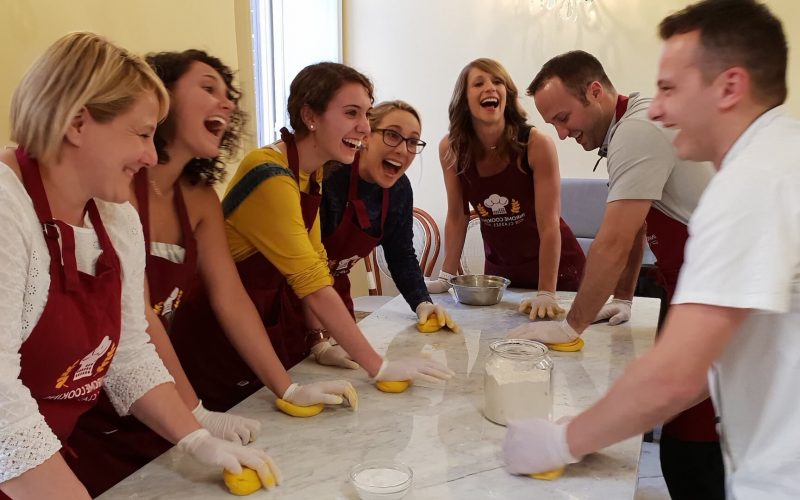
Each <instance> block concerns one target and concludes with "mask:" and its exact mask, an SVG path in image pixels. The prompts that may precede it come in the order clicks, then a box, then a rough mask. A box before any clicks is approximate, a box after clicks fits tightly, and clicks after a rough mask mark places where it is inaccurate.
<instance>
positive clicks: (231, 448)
mask: <svg viewBox="0 0 800 500" xmlns="http://www.w3.org/2000/svg"><path fill="white" fill-rule="evenodd" d="M177 446H178V449H179V450H181V451H183V452H184V453H188V454H190V455H191V456H192V457H194V459H195V460H197V461H198V462H200V463H201V464H205V465H211V466H216V467H223V468H225V469H228V470H229V471H231V472H233V473H234V474H241V472H242V465H244V466H245V467H249V468H251V469H253V470H254V471H256V473H257V474H258V477H259V479H261V482H262V483H263V484H268V483H267V480H268V479H269V476H273V477H274V478H275V484H276V485H277V484H280V483H281V473H280V471H279V470H278V467H277V466H275V462H273V461H272V459H271V458H270V457H269V455H267V453H266V452H264V451H263V450H259V449H256V448H247V447H244V446H242V445H240V444H235V443H231V442H229V441H224V440H222V439H218V438H215V437H214V436H212V435H211V433H210V432H208V430H207V429H197V430H196V431H194V432H190V433H189V434H187V435H186V436H184V437H183V439H181V440H180V441H178V445H177Z"/></svg>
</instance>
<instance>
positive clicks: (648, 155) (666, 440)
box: [510, 51, 724, 499]
mask: <svg viewBox="0 0 800 500" xmlns="http://www.w3.org/2000/svg"><path fill="white" fill-rule="evenodd" d="M528 95H530V96H533V98H534V101H535V103H536V107H537V109H538V110H539V113H540V114H541V115H542V117H543V118H544V120H545V121H546V122H547V123H550V124H552V125H553V126H554V127H555V128H556V130H557V132H558V135H559V137H560V138H561V139H562V140H565V139H567V138H568V137H572V138H574V139H575V141H576V142H578V144H580V145H581V146H582V147H583V148H584V149H585V150H587V151H591V150H594V149H598V148H599V154H600V156H601V157H606V156H607V158H608V161H607V167H608V178H609V193H608V205H607V207H606V211H605V215H604V218H603V223H602V225H601V226H600V230H599V231H598V234H597V236H596V238H595V240H594V242H593V243H592V246H591V248H590V250H589V255H588V257H587V260H586V270H585V273H584V277H583V281H582V282H581V286H580V289H579V291H578V295H577V296H576V297H575V301H574V303H573V306H572V308H571V309H570V311H569V314H568V315H567V317H566V318H565V319H564V320H563V321H539V322H533V323H529V324H525V325H522V326H520V327H518V328H516V329H514V330H513V331H512V332H511V334H510V336H513V337H518V338H528V339H531V340H538V341H542V342H545V343H547V344H551V345H552V344H567V343H572V342H575V341H576V339H578V338H579V336H580V334H581V333H582V332H583V331H584V330H585V329H586V327H587V326H588V325H589V324H591V323H592V322H594V321H599V320H605V319H608V320H609V323H611V324H619V323H621V322H623V321H626V320H628V319H630V313H631V300H632V298H633V292H634V288H635V286H636V280H637V278H638V274H639V268H640V267H641V262H642V254H643V243H642V242H643V240H642V239H643V237H645V236H646V240H647V243H648V245H649V246H650V249H651V250H652V252H653V253H654V254H655V256H656V259H657V264H656V265H657V272H658V274H657V276H658V280H659V282H660V284H661V285H662V286H663V287H664V289H665V291H666V300H667V303H669V301H670V299H671V298H672V294H673V293H674V291H675V285H676V283H677V281H678V273H679V271H680V267H681V265H682V264H683V249H684V245H685V243H686V239H687V238H688V233H687V229H686V228H687V224H688V222H689V218H690V217H691V214H692V212H693V211H694V209H695V207H696V206H697V202H698V200H699V198H700V195H701V194H702V192H703V190H704V189H705V187H706V185H707V184H708V182H709V180H710V179H711V177H712V175H713V172H714V170H713V167H712V166H711V165H710V164H705V163H694V162H687V161H681V160H680V159H678V158H677V156H676V154H675V151H674V149H673V147H672V136H673V135H674V133H675V132H674V131H670V130H667V129H664V128H663V127H661V126H660V125H659V124H658V123H656V122H653V121H651V120H650V119H649V118H648V116H647V110H648V107H649V105H650V102H651V99H649V98H645V97H642V96H640V95H639V94H638V93H633V94H630V95H628V96H625V95H621V94H618V93H617V91H616V90H615V89H614V86H613V85H612V84H611V81H610V80H609V78H608V76H607V75H606V74H605V71H604V70H603V67H602V65H601V64H600V62H599V61H598V60H597V59H596V58H595V57H594V56H592V55H591V54H588V53H586V52H583V51H572V52H567V53H565V54H562V55H560V56H557V57H554V58H553V59H551V60H550V61H548V62H547V63H545V65H544V66H543V67H542V69H541V70H540V71H539V73H538V74H537V75H536V77H535V78H534V79H533V82H532V83H531V84H530V86H529V87H528ZM598 162H599V160H598ZM612 293H613V295H614V297H613V300H611V302H609V303H608V304H606V301H607V300H608V299H609V296H610V295H611V294H612ZM556 348H557V347H556ZM660 449H661V464H662V470H663V473H664V478H665V480H666V482H667V486H668V487H669V490H670V494H671V496H672V498H674V499H680V498H707V499H714V498H724V472H723V464H722V456H721V452H720V448H719V442H718V437H717V434H716V430H715V422H714V409H713V406H712V405H711V402H710V400H706V401H704V402H702V403H700V404H698V405H697V406H695V407H693V408H691V409H689V410H687V411H686V412H684V413H682V414H680V415H679V416H678V417H676V418H675V419H674V420H672V421H671V422H669V423H668V424H666V425H665V426H664V430H663V433H662V439H661V447H660Z"/></svg>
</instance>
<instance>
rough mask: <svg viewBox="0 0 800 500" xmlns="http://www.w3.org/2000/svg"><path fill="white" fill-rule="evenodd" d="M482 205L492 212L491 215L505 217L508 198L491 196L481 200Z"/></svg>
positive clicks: (497, 195) (496, 195)
mask: <svg viewBox="0 0 800 500" xmlns="http://www.w3.org/2000/svg"><path fill="white" fill-rule="evenodd" d="M483 204H484V205H485V206H486V207H487V208H488V209H490V210H491V211H492V215H505V214H507V213H508V212H507V211H506V205H508V198H506V197H505V196H500V195H499V194H493V195H491V196H489V197H488V198H486V199H485V200H483Z"/></svg>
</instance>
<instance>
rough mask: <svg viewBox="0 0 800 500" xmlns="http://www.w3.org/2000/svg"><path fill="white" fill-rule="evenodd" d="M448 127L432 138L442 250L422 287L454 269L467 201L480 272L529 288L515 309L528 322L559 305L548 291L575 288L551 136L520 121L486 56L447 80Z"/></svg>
mask: <svg viewBox="0 0 800 500" xmlns="http://www.w3.org/2000/svg"><path fill="white" fill-rule="evenodd" d="M449 116H450V128H449V131H448V134H447V135H446V136H445V137H444V138H443V139H442V141H441V143H440V144H439V157H440V160H441V164H442V172H443V174H444V183H445V188H446V189H447V220H446V221H445V255H444V263H443V264H442V273H441V274H440V278H441V279H440V280H438V281H433V282H429V286H428V289H429V290H430V291H431V292H436V293H440V292H443V291H445V290H446V289H447V283H446V280H447V279H448V278H449V277H451V276H452V275H454V274H456V273H457V271H458V268H459V259H460V257H461V251H462V249H463V247H464V239H465V237H466V232H467V223H468V222H469V213H470V211H469V205H472V207H473V208H474V210H475V212H476V214H477V216H478V217H479V219H480V223H481V234H482V236H483V242H484V251H485V253H486V264H485V272H486V274H494V275H498V276H503V277H506V278H508V279H510V280H511V286H516V287H521V288H534V289H536V290H538V294H537V295H536V297H534V298H532V299H525V300H524V301H523V303H522V304H521V305H520V310H521V311H524V310H525V309H527V308H530V309H531V312H530V315H531V318H534V317H535V316H537V315H538V316H539V317H544V316H548V317H552V316H554V315H555V314H558V313H559V312H560V311H561V309H560V308H559V307H558V305H557V304H556V301H555V292H556V290H557V289H558V290H570V291H575V290H577V289H578V284H579V283H580V279H581V276H582V275H583V266H584V262H585V260H586V259H585V257H584V255H583V251H582V250H581V247H580V245H579V244H578V241H577V239H575V235H574V234H573V233H572V231H571V230H570V228H569V227H568V226H567V224H566V223H565V222H564V221H563V220H562V219H561V218H560V216H559V214H560V182H561V177H560V175H559V172H558V157H557V155H556V149H555V146H554V145H553V141H552V140H551V139H550V138H549V137H547V136H546V135H545V134H543V133H541V132H539V131H538V130H536V129H535V128H533V127H531V126H530V125H528V124H527V123H526V121H525V120H526V113H525V110H523V109H522V106H521V105H520V103H519V94H518V92H517V87H516V85H514V82H513V81H512V80H511V76H510V75H509V74H508V72H507V71H506V69H505V68H504V67H503V66H502V65H500V63H498V62H497V61H494V60H492V59H476V60H474V61H472V62H470V63H469V64H467V65H466V66H465V67H464V69H463V70H462V71H461V74H460V75H459V76H458V79H457V80H456V85H455V89H454V90H453V97H452V99H451V100H450V107H449Z"/></svg>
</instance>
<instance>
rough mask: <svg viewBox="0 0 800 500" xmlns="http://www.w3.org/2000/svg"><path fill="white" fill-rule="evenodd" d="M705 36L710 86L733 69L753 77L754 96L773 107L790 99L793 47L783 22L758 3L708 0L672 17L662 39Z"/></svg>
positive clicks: (701, 60)
mask: <svg viewBox="0 0 800 500" xmlns="http://www.w3.org/2000/svg"><path fill="white" fill-rule="evenodd" d="M692 31H699V32H700V47H701V48H702V50H701V51H700V53H699V54H698V58H697V63H698V67H699V69H700V72H701V73H702V76H703V79H704V80H705V81H706V82H710V81H712V80H713V79H714V78H716V77H717V75H719V74H720V73H721V72H723V71H725V70H726V69H728V68H731V67H733V66H741V67H743V68H744V69H746V70H747V72H748V73H749V74H750V78H751V81H752V82H753V84H752V88H753V97H754V98H755V99H756V100H758V101H759V102H762V103H763V104H766V105H769V106H777V105H778V104H781V103H783V102H784V101H785V100H786V94H787V89H786V64H787V59H788V52H789V50H788V47H787V45H786V36H785V35H784V33H783V26H782V25H781V22H780V20H779V19H778V18H777V17H775V16H774V15H773V14H772V12H770V10H769V9H768V8H767V6H766V5H764V4H762V3H759V2H757V1H755V0H705V1H702V2H698V3H695V4H693V5H690V6H688V7H686V8H684V9H683V10H681V11H679V12H676V13H674V14H672V15H670V16H667V17H666V18H665V19H664V20H663V21H661V24H659V26H658V33H659V35H660V36H661V39H662V40H668V39H669V38H672V37H673V36H676V35H681V34H684V33H689V32H692Z"/></svg>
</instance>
